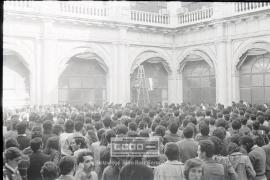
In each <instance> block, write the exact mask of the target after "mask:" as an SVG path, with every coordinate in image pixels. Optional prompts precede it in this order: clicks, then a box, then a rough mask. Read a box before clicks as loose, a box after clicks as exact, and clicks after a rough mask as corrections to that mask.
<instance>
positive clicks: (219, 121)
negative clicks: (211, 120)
mask: <svg viewBox="0 0 270 180" xmlns="http://www.w3.org/2000/svg"><path fill="white" fill-rule="evenodd" d="M215 125H216V127H223V128H225V129H227V128H228V122H227V121H226V120H225V119H223V118H219V119H217V120H216V122H215Z"/></svg>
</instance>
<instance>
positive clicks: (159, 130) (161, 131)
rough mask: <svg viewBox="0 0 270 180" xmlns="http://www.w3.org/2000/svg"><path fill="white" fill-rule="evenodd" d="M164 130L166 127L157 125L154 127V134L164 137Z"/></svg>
mask: <svg viewBox="0 0 270 180" xmlns="http://www.w3.org/2000/svg"><path fill="white" fill-rule="evenodd" d="M165 131H166V128H165V127H164V126H162V125H158V126H157V127H156V128H155V133H154V135H155V136H161V137H164V136H165Z"/></svg>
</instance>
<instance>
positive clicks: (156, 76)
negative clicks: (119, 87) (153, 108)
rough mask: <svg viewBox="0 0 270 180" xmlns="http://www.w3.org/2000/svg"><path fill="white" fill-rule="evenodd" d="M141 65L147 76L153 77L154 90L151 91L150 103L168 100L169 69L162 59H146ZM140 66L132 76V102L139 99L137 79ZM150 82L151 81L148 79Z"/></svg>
mask: <svg viewBox="0 0 270 180" xmlns="http://www.w3.org/2000/svg"><path fill="white" fill-rule="evenodd" d="M141 65H143V67H144V71H145V77H146V78H147V79H149V78H151V79H152V90H150V91H149V97H150V104H151V105H156V104H157V103H164V102H167V101H168V71H167V69H166V68H165V67H164V64H163V63H162V62H160V61H156V62H152V61H150V60H149V61H144V62H143V63H142V64H141ZM137 73H138V67H137V68H136V69H135V70H134V72H133V73H132V74H131V76H130V88H131V102H133V103H136V100H137V89H136V79H137ZM148 82H149V81H148Z"/></svg>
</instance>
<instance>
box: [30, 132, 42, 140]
mask: <svg viewBox="0 0 270 180" xmlns="http://www.w3.org/2000/svg"><path fill="white" fill-rule="evenodd" d="M36 137H39V138H42V132H41V131H32V132H31V139H34V138H36Z"/></svg>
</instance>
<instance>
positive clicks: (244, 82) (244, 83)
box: [240, 75, 251, 87]
mask: <svg viewBox="0 0 270 180" xmlns="http://www.w3.org/2000/svg"><path fill="white" fill-rule="evenodd" d="M250 81H251V79H250V75H240V87H249V86H250Z"/></svg>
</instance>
